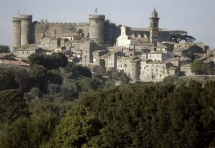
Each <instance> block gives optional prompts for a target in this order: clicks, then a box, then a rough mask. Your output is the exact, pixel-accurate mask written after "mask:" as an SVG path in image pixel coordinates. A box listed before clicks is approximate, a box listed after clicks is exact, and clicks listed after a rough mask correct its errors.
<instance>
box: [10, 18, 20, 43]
mask: <svg viewBox="0 0 215 148" xmlns="http://www.w3.org/2000/svg"><path fill="white" fill-rule="evenodd" d="M12 21H13V47H20V46H21V19H20V17H13V20H12Z"/></svg>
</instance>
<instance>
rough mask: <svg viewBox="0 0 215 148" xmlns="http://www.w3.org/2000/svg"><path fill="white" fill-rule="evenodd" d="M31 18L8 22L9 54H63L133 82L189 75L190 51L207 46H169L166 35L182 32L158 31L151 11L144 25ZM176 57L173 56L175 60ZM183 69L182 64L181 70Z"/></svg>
mask: <svg viewBox="0 0 215 148" xmlns="http://www.w3.org/2000/svg"><path fill="white" fill-rule="evenodd" d="M32 18H33V17H32V15H20V16H19V17H14V18H13V47H14V55H15V56H16V57H18V58H21V59H26V58H28V56H29V55H30V54H33V53H34V54H37V53H41V52H45V53H46V54H51V53H54V52H64V53H65V55H67V56H68V60H69V61H72V62H75V63H78V64H81V65H84V66H88V67H90V68H91V69H92V71H93V69H96V67H98V66H100V67H105V69H106V70H108V69H115V70H118V71H124V72H125V73H126V74H127V75H128V76H129V77H130V78H131V80H132V81H133V82H137V81H139V80H140V81H143V82H144V81H161V80H162V79H164V77H167V76H169V75H175V74H179V73H183V74H184V75H193V73H192V72H191V71H190V66H187V64H190V63H191V62H192V59H191V57H192V55H191V53H192V54H193V53H197V55H201V54H202V55H204V54H205V53H206V52H207V51H208V49H209V46H207V45H204V44H202V43H173V42H171V41H170V35H171V34H183V33H186V31H182V30H168V29H163V28H160V27H159V19H160V18H159V17H158V13H157V12H156V10H155V9H154V10H153V12H152V13H151V17H150V18H149V20H150V21H149V22H150V23H149V27H147V28H132V27H129V26H126V25H124V24H122V25H116V24H115V23H111V22H110V21H109V20H106V19H105V15H98V14H90V15H89V16H88V19H89V21H88V22H85V23H53V22H49V21H48V20H47V19H46V20H41V21H40V22H38V21H32ZM175 57H177V58H175ZM184 65H185V66H184Z"/></svg>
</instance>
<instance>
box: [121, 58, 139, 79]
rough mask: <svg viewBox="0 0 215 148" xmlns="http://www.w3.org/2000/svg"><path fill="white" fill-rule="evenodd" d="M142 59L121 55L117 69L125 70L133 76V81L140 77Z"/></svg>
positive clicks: (128, 74)
mask: <svg viewBox="0 0 215 148" xmlns="http://www.w3.org/2000/svg"><path fill="white" fill-rule="evenodd" d="M140 61H141V59H140V58H138V57H133V56H132V57H119V58H117V70H119V71H124V72H125V73H126V74H127V76H129V77H130V78H131V81H132V82H137V81H139V79H140Z"/></svg>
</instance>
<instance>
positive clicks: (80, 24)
mask: <svg viewBox="0 0 215 148" xmlns="http://www.w3.org/2000/svg"><path fill="white" fill-rule="evenodd" d="M77 25H78V26H87V25H89V23H87V22H83V23H77Z"/></svg>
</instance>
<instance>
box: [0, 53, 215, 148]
mask: <svg viewBox="0 0 215 148" xmlns="http://www.w3.org/2000/svg"><path fill="white" fill-rule="evenodd" d="M44 61H45V62H44ZM29 63H30V67H29V69H22V68H19V69H12V68H6V69H1V71H0V84H3V85H1V86H0V106H1V107H0V111H1V115H0V147H5V148H18V147H24V148H26V147H29V148H38V147H40V148H50V147H52V148H55V147H56V148H60V147H62V148H65V147H68V148H70V147H71V148H81V147H83V148H86V147H87V148H88V147H92V148H97V147H98V148H100V147H101V148H102V147H103V148H112V147H146V148H147V147H152V148H153V147H165V148H168V147H169V148H172V147H185V148H186V147H193V148H195V147H214V146H215V101H214V98H215V94H214V90H215V82H213V81H207V82H205V83H204V84H202V83H199V82H195V81H189V82H188V81H180V80H179V79H178V77H169V78H166V79H165V80H164V82H160V83H140V84H134V85H131V84H126V83H127V82H128V81H129V79H128V77H127V76H126V75H125V74H124V73H123V72H117V71H108V72H107V73H106V74H105V75H106V77H103V76H102V75H101V74H92V73H91V71H90V69H88V68H87V67H83V66H80V65H75V64H73V63H69V62H68V61H67V60H66V58H65V56H64V55H62V54H56V55H52V56H47V55H38V56H37V55H32V56H31V57H30V60H29ZM118 80H121V81H123V83H125V85H122V86H118V87H115V86H113V84H114V82H115V81H118ZM173 82H174V83H173ZM185 82H186V83H185Z"/></svg>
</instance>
